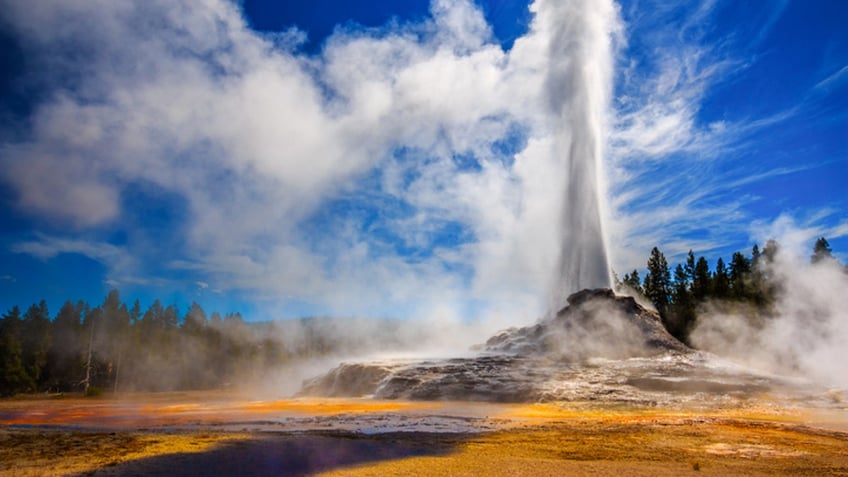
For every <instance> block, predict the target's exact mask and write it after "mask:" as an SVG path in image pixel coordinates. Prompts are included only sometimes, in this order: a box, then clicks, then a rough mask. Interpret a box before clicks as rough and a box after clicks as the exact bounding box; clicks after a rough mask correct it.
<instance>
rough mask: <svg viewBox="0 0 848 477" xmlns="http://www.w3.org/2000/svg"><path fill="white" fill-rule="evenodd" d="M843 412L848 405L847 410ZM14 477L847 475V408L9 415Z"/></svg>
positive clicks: (326, 404) (420, 404)
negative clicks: (197, 476) (71, 476)
mask: <svg viewBox="0 0 848 477" xmlns="http://www.w3.org/2000/svg"><path fill="white" fill-rule="evenodd" d="M833 399H834V400H835V399H837V397H835V396H834V397H833ZM0 425H2V427H0V473H2V475H16V476H17V475H21V476H23V475H314V474H324V473H326V474H327V475H680V474H685V473H689V472H694V471H700V472H701V473H703V474H705V475H775V474H777V475H846V474H848V456H847V455H846V449H848V432H846V431H848V412H846V408H845V406H844V404H841V405H840V404H837V403H833V405H831V406H828V407H810V406H806V405H804V404H803V403H798V402H790V401H781V400H779V399H776V398H774V397H771V396H768V395H762V396H758V397H756V398H746V399H727V400H723V401H721V402H712V403H706V404H703V405H701V406H694V405H692V404H691V403H690V404H689V405H686V406H668V407H656V406H651V407H642V406H625V405H620V404H610V403H604V402H592V403H587V402H570V403H547V404H496V403H469V402H464V403H460V402H427V401H415V402H412V401H378V400H372V399H351V398H348V399H332V398H322V399H314V398H310V399H305V398H304V399H294V400H278V401H257V400H250V399H248V398H246V397H245V396H239V395H237V394H234V393H167V394H146V395H126V396H121V397H108V398H96V399H92V398H75V397H61V396H56V397H51V398H45V397H29V398H22V399H16V400H7V401H3V402H2V403H0Z"/></svg>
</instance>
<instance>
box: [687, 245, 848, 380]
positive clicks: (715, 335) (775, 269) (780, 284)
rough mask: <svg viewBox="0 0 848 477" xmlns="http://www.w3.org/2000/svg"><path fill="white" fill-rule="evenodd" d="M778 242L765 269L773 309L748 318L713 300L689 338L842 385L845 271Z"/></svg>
mask: <svg viewBox="0 0 848 477" xmlns="http://www.w3.org/2000/svg"><path fill="white" fill-rule="evenodd" d="M778 242H779V243H780V244H781V248H780V249H779V251H778V253H777V255H776V257H775V259H774V261H773V262H772V263H770V264H768V265H766V270H765V273H766V274H767V275H768V276H769V280H770V281H771V282H772V283H776V284H777V289H778V292H777V293H778V296H777V299H776V302H775V304H774V309H773V312H772V313H768V314H766V316H760V317H758V319H751V318H750V316H747V317H746V316H745V315H743V314H742V313H739V312H727V311H726V307H725V311H721V308H722V307H721V306H720V305H719V306H713V307H711V308H710V310H709V311H707V312H706V313H704V314H702V315H701V316H700V317H699V320H698V325H697V327H696V328H695V329H694V330H693V332H692V335H691V339H692V342H693V344H695V346H697V347H698V348H701V349H705V350H707V351H711V352H714V353H716V354H719V355H722V356H726V357H728V358H731V359H734V360H736V361H738V362H741V363H743V364H746V365H748V366H751V367H753V368H758V369H762V370H766V371H769V372H773V373H778V374H788V375H797V376H803V377H805V378H808V379H811V380H813V381H815V382H817V383H820V384H822V385H826V386H832V387H838V388H842V389H848V368H846V366H845V359H846V358H848V353H846V351H845V343H848V294H846V293H845V291H846V290H848V273H846V269H845V268H844V267H843V265H841V264H840V263H839V262H838V261H837V260H830V259H829V260H824V261H821V262H819V263H816V264H810V263H809V255H807V254H804V253H803V252H797V251H793V249H794V247H791V246H786V244H787V241H781V240H780V239H778ZM788 242H791V238H790V240H788Z"/></svg>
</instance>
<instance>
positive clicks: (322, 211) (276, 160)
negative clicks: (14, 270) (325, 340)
mask: <svg viewBox="0 0 848 477" xmlns="http://www.w3.org/2000/svg"><path fill="white" fill-rule="evenodd" d="M0 6H2V8H3V10H4V12H5V13H4V17H5V19H6V22H7V23H9V24H11V25H12V26H13V27H14V28H15V29H16V30H15V31H16V33H17V34H18V35H19V36H20V38H21V39H22V41H23V44H24V46H25V48H26V49H27V51H28V54H29V55H30V56H31V58H32V61H33V63H32V64H33V65H35V66H36V67H38V68H40V69H39V72H41V73H42V75H43V76H42V77H41V81H42V82H43V83H44V84H43V86H44V87H45V89H46V90H48V91H50V92H51V94H49V95H47V96H45V97H44V98H43V101H42V102H41V103H40V104H39V105H38V107H37V110H36V113H35V114H34V115H33V116H32V117H31V124H32V127H31V128H29V129H27V130H25V131H23V132H24V134H23V135H22V136H20V137H21V138H22V139H20V140H17V141H14V142H5V143H3V144H2V145H0V162H2V164H3V169H2V170H3V173H2V180H4V181H5V182H7V183H9V184H10V185H11V186H12V188H13V190H15V191H16V193H17V198H18V205H19V207H20V208H21V209H22V210H25V211H26V212H28V213H29V214H31V215H33V216H37V217H46V218H48V219H49V220H50V221H51V222H52V223H53V224H55V225H57V226H62V225H63V224H71V225H73V226H74V227H75V230H79V231H88V232H90V235H86V236H88V237H97V232H98V231H102V230H109V229H110V228H112V227H115V225H116V224H122V223H124V222H125V221H127V220H129V219H128V214H127V212H128V211H131V210H132V209H133V208H134V207H136V206H138V205H139V204H133V203H128V202H127V201H128V200H129V199H130V198H131V197H128V196H125V191H126V190H127V188H128V187H129V186H132V185H137V184H141V185H145V184H149V185H152V187H153V188H154V190H159V191H163V192H165V193H166V194H170V195H169V197H171V196H173V197H172V199H173V200H178V201H181V202H182V203H183V204H184V208H185V215H184V217H180V222H174V223H170V224H168V225H169V226H170V227H173V228H174V230H172V231H169V233H170V235H172V236H174V237H177V239H176V245H174V243H173V241H169V242H168V245H160V244H159V243H157V242H156V240H155V239H151V238H150V237H155V235H156V233H155V231H150V230H146V229H145V227H146V224H144V223H143V222H139V223H135V222H133V223H129V224H125V225H127V227H125V229H127V230H129V231H128V232H127V233H129V234H131V236H130V240H128V242H127V245H126V247H127V249H126V250H123V249H122V250H117V249H116V248H114V247H113V248H109V245H108V244H107V243H104V242H103V241H102V240H98V239H96V238H95V239H91V240H89V242H88V243H86V242H85V241H84V239H82V238H76V239H63V238H56V237H53V236H41V237H40V238H38V239H37V240H34V241H31V242H27V243H22V244H19V245H18V246H17V248H16V250H17V251H19V252H23V253H30V254H34V255H37V256H41V257H50V256H54V255H55V254H57V253H81V254H84V255H88V256H91V257H92V258H94V259H96V260H99V261H101V262H103V263H105V264H107V266H109V267H112V268H114V270H112V273H111V274H112V275H115V276H114V277H113V278H114V279H115V280H118V281H119V282H127V281H128V280H129V279H131V278H132V277H135V278H136V279H139V278H140V277H138V276H137V275H135V273H125V274H119V273H117V268H118V267H124V266H125V263H124V260H125V258H119V257H126V256H132V257H137V259H136V262H135V263H133V264H132V265H133V272H136V271H141V272H144V271H147V272H148V273H151V274H155V273H154V272H155V270H151V269H150V268H149V264H151V263H156V264H161V266H165V267H167V268H168V269H170V270H176V271H179V272H180V273H189V274H191V275H192V278H191V280H192V282H194V281H198V282H203V283H207V284H208V286H209V288H210V289H216V290H230V291H233V290H240V291H247V292H248V294H249V295H250V294H252V296H254V297H256V298H257V299H261V300H267V301H268V302H276V303H279V302H281V301H282V302H284V301H285V298H279V297H292V298H293V299H296V300H299V301H305V302H309V303H315V304H319V305H321V306H322V307H324V308H323V309H324V311H325V312H327V313H341V314H359V313H363V314H365V313H368V314H386V313H391V312H392V310H406V311H408V314H409V315H410V316H429V315H432V312H431V309H432V308H433V307H434V306H437V305H438V306H439V307H441V308H440V309H446V307H447V308H451V309H454V310H458V309H462V310H467V309H468V307H469V306H470V305H469V303H476V304H479V305H475V306H476V307H477V308H478V311H479V309H480V308H481V307H482V308H488V309H490V310H491V309H500V310H504V309H509V310H513V311H518V310H523V311H521V312H522V313H526V314H528V315H530V316H533V315H535V314H536V313H538V311H539V307H540V306H542V305H543V303H542V302H541V298H542V297H543V296H544V293H545V292H546V288H547V287H548V286H549V283H550V280H551V278H552V268H553V267H555V266H556V261H557V257H558V255H559V253H560V241H559V239H558V237H559V234H560V230H559V217H560V216H561V214H560V210H561V207H562V203H561V197H562V195H561V193H558V191H559V190H560V188H561V186H562V184H563V183H564V177H565V172H564V170H563V166H562V162H561V160H558V159H557V157H558V152H557V150H556V149H555V148H556V147H557V146H556V143H555V142H554V139H553V137H554V134H560V133H561V125H559V124H558V121H561V119H562V118H561V117H559V116H558V115H557V114H559V113H556V111H552V110H551V109H550V108H549V107H547V106H546V104H547V103H548V102H549V101H550V97H549V94H550V84H549V81H550V78H551V77H552V73H551V71H550V65H551V64H552V62H551V60H552V57H551V55H564V54H567V53H568V52H567V51H560V52H557V50H556V49H554V48H552V46H551V45H552V43H551V42H552V39H553V38H557V39H558V40H563V37H562V35H563V30H562V29H559V30H557V29H553V28H551V24H549V23H545V22H542V21H540V20H539V19H540V18H542V19H544V18H547V19H549V18H550V17H552V16H556V17H557V18H560V19H568V18H571V17H572V16H574V14H575V13H577V12H581V11H584V10H585V11H584V14H585V15H587V16H586V17H585V18H588V19H590V20H591V21H592V22H596V23H597V24H593V25H592V26H591V28H594V29H595V30H592V31H589V32H587V31H586V30H585V28H584V29H574V30H572V31H570V33H568V32H566V33H567V34H571V35H575V38H572V40H576V39H577V40H579V37H580V35H592V34H597V32H600V34H601V35H604V34H605V33H606V30H614V29H615V25H616V21H617V17H616V12H615V9H614V8H613V4H612V2H585V1H574V2H566V3H562V2H559V3H557V2H551V1H548V0H539V1H537V2H536V3H534V4H533V6H532V9H533V10H534V12H535V13H536V15H537V17H536V20H535V21H534V22H533V23H532V25H531V26H530V31H529V32H528V34H527V35H525V36H523V37H521V38H518V39H517V40H516V41H515V44H514V46H513V48H512V49H511V50H510V51H503V50H502V49H501V47H500V46H499V45H498V44H497V43H495V42H494V39H493V36H492V32H491V29H490V27H489V26H488V25H487V24H486V22H485V19H484V17H483V14H482V12H481V11H480V9H479V8H478V7H477V6H475V5H474V4H473V3H472V2H471V1H468V0H435V1H434V2H433V4H432V7H431V14H432V16H431V18H429V19H427V20H425V21H423V22H420V23H416V24H404V25H397V24H390V25H388V26H386V27H382V28H379V29H373V30H366V31H361V30H345V29H343V28H342V29H339V30H337V31H336V33H335V34H334V35H333V36H332V37H331V38H329V39H328V40H327V42H326V45H325V47H324V49H323V50H322V53H321V54H320V55H317V56H308V55H305V54H302V53H300V52H298V50H297V45H299V44H301V43H302V42H303V39H304V36H303V34H302V33H301V32H300V31H298V30H296V29H295V30H289V31H287V32H283V33H282V34H278V35H268V34H258V33H256V32H253V31H252V30H250V29H249V28H248V26H247V24H246V22H245V20H244V18H243V16H242V13H241V11H240V10H239V8H238V7H237V5H235V4H233V3H231V2H227V1H224V0H202V1H182V0H181V1H164V0H162V1H159V0H156V1H150V2H143V3H139V4H122V3H115V2H108V1H98V2H88V3H76V2H73V3H68V2H62V1H45V2H39V3H38V4H37V5H32V6H24V5H22V4H20V3H19V2H14V1H10V0H4V1H0ZM545 21H548V20H545ZM581 28H582V27H581ZM553 35H560V36H559V37H554V36H553ZM601 40H603V39H601ZM580 41H582V40H580ZM592 41H594V40H592ZM70 50H73V51H74V55H72V56H71V55H67V54H66V53H67V52H68V51H70ZM554 59H556V58H554ZM559 60H561V61H560V63H559V64H558V65H557V67H559V68H564V70H563V71H566V72H567V71H572V70H573V69H575V68H580V66H579V65H575V64H572V63H569V61H568V58H559ZM598 65H600V66H601V67H603V68H607V70H605V71H602V72H600V73H599V74H600V75H601V76H597V78H600V79H601V80H602V81H605V80H606V79H608V78H609V75H611V63H610V64H605V63H603V62H599V63H598ZM555 74H562V72H558V73H555ZM593 74H594V73H593ZM604 75H606V76H604ZM605 78H606V79H605ZM602 90H603V88H601V89H598V90H597V91H598V92H601V93H602V94H601V96H599V97H598V98H595V99H594V100H593V101H596V102H595V103H593V106H592V107H593V108H600V109H596V110H592V111H593V114H596V116H597V114H598V113H597V112H598V111H601V112H602V111H603V110H604V109H603V107H604V104H605V102H606V101H607V99H608V98H607V97H605V96H604V95H603V92H602ZM562 98H565V99H566V100H568V98H569V96H567V95H566V96H564V97H562ZM562 98H561V99H562ZM554 113H556V114H554ZM516 131H519V132H520V135H521V137H520V138H516V137H514V136H515V135H516V134H517V133H516ZM503 140H507V141H517V142H518V143H520V144H526V146H524V147H518V149H519V150H518V152H517V153H515V154H513V153H512V152H506V153H504V152H500V151H499V150H497V149H495V148H493V147H492V146H493V144H494V143H496V142H497V141H503ZM462 158H467V161H470V162H473V163H474V165H473V166H472V167H468V166H463V165H461V164H460V162H461V160H463V159H462ZM45 186H47V187H45ZM172 199H168V200H172ZM340 199H349V200H350V201H352V203H354V204H356V203H360V204H362V206H363V207H364V208H366V209H368V210H369V211H371V212H372V213H373V214H374V215H375V216H376V219H374V220H375V222H374V224H372V225H371V226H370V227H371V228H369V226H366V224H365V222H364V221H363V220H364V219H362V218H361V217H358V216H349V215H348V214H347V212H346V211H344V210H342V211H339V212H338V213H334V212H327V211H326V209H327V208H332V207H334V201H336V200H340ZM391 204H397V205H391ZM181 207H183V205H181ZM129 215H132V214H129ZM136 215H137V214H136ZM316 217H323V218H322V219H320V220H318V219H316ZM316 220H317V222H316ZM136 222H138V221H137V220H136ZM446 224H457V225H458V226H459V227H461V230H462V231H463V233H464V234H465V236H464V237H463V240H462V241H461V243H460V244H459V245H458V246H455V247H444V246H441V245H439V244H438V243H436V242H434V240H435V237H437V236H438V234H439V232H440V231H441V230H442V229H443V228H444V227H445V226H446ZM133 227H138V228H139V229H140V230H139V231H133ZM374 227H377V228H378V229H379V230H375V229H374ZM142 231H143V232H144V237H145V239H144V240H142V239H136V240H134V239H133V238H134V237H135V235H134V234H141V233H142ZM389 236H390V237H391V240H390V239H389V238H386V237H389ZM392 240H397V241H398V243H399V244H400V245H397V244H395V243H394V242H392ZM397 246H402V247H413V248H418V249H422V250H429V251H430V254H429V255H427V256H426V257H424V258H421V257H417V256H415V255H414V254H413V255H407V254H406V253H403V252H398V251H396V249H395V248H396V247H397ZM171 248H172V249H171ZM145 266H148V268H145ZM118 275H121V277H118Z"/></svg>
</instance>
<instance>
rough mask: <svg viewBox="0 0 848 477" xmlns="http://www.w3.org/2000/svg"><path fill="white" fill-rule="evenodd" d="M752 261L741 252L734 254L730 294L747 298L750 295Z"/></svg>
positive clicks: (736, 297)
mask: <svg viewBox="0 0 848 477" xmlns="http://www.w3.org/2000/svg"><path fill="white" fill-rule="evenodd" d="M750 282H751V262H750V261H749V260H748V258H747V257H745V255H743V254H742V253H741V252H736V253H734V254H733V258H732V259H731V261H730V296H731V297H733V298H735V299H736V300H746V299H748V298H749V296H750V288H751V286H750V285H749V283H750Z"/></svg>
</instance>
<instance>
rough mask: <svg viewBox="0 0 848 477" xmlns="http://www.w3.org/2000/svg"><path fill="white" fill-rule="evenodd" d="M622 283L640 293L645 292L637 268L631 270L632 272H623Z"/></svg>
mask: <svg viewBox="0 0 848 477" xmlns="http://www.w3.org/2000/svg"><path fill="white" fill-rule="evenodd" d="M623 283H624V285H626V286H628V287H630V288H631V289H632V290H633V291H635V292H636V293H639V294H640V295H643V294H644V293H645V292H644V291H643V290H642V279H641V278H639V270H633V272H631V273H628V274H625V275H624V281H623Z"/></svg>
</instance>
